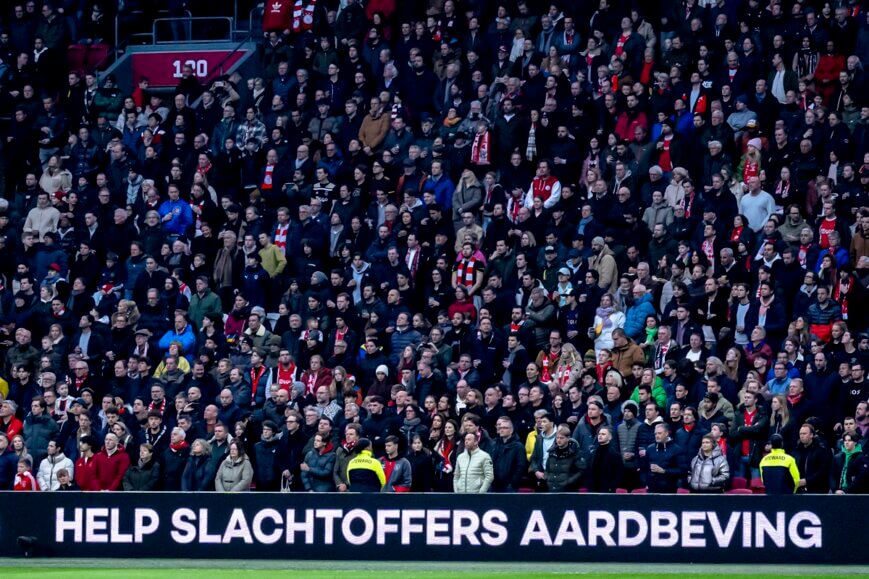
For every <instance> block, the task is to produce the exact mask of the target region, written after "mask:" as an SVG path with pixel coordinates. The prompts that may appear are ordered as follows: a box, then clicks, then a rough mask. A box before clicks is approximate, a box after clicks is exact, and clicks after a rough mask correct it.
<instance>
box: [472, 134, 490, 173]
mask: <svg viewBox="0 0 869 579" xmlns="http://www.w3.org/2000/svg"><path fill="white" fill-rule="evenodd" d="M471 163H473V164H474V165H488V164H489V131H486V132H485V133H477V134H476V135H474V144H473V145H471Z"/></svg>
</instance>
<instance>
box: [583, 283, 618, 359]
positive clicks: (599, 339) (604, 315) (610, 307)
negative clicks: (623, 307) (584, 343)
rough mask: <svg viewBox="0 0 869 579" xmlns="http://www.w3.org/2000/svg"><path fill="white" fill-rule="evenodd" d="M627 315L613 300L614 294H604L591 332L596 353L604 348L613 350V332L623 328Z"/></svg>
mask: <svg viewBox="0 0 869 579" xmlns="http://www.w3.org/2000/svg"><path fill="white" fill-rule="evenodd" d="M624 325H625V315H624V314H623V313H622V312H621V311H619V309H618V306H617V305H616V304H615V301H614V300H613V296H612V294H604V295H603V296H602V297H601V298H600V307H598V308H597V310H595V315H594V327H593V328H591V330H590V331H589V334H590V337H592V338H594V350H595V352H596V353H598V354H599V353H600V351H601V350H602V349H604V348H606V349H608V350H612V348H613V330H615V329H616V328H623V327H624Z"/></svg>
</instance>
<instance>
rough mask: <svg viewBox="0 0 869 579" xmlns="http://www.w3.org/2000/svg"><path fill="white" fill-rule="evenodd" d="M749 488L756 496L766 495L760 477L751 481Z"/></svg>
mask: <svg viewBox="0 0 869 579" xmlns="http://www.w3.org/2000/svg"><path fill="white" fill-rule="evenodd" d="M749 488H750V489H751V491H752V492H753V493H754V494H756V495H763V494H766V487H764V486H763V480H762V479H761V478H760V477H758V478H753V479H751V484H750V485H749Z"/></svg>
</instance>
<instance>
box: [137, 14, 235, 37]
mask: <svg viewBox="0 0 869 579" xmlns="http://www.w3.org/2000/svg"><path fill="white" fill-rule="evenodd" d="M194 20H197V21H200V22H202V21H205V20H209V21H215V20H219V21H222V22H223V21H225V22H226V23H227V26H228V28H227V37H226V38H207V39H202V40H193V39H192V38H189V39H185V40H184V42H186V43H205V42H215V41H224V40H232V34H233V31H234V30H235V23H234V21H233V20H232V17H231V16H176V17H173V18H155V19H154V22H153V24H152V26H151V33H152V35H153V41H152V43H153V44H171V43H173V42H178V41H177V40H157V23H158V22H183V23H185V24H187V25H188V26H190V24H191V23H192V22H193V21H194ZM191 36H192V35H191Z"/></svg>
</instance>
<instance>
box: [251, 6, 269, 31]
mask: <svg viewBox="0 0 869 579" xmlns="http://www.w3.org/2000/svg"><path fill="white" fill-rule="evenodd" d="M257 12H261V13H262V14H263V16H265V12H266V8H265V5H264V4H257V5H256V6H254V7H253V8H251V9H250V13H249V14H248V15H247V30H248V32H250V33H251V34H253V15H254V14H256V13H257Z"/></svg>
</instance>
